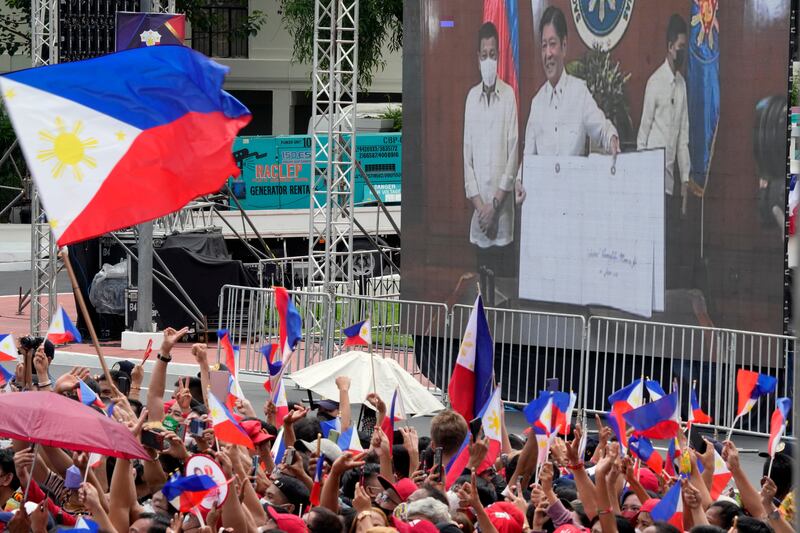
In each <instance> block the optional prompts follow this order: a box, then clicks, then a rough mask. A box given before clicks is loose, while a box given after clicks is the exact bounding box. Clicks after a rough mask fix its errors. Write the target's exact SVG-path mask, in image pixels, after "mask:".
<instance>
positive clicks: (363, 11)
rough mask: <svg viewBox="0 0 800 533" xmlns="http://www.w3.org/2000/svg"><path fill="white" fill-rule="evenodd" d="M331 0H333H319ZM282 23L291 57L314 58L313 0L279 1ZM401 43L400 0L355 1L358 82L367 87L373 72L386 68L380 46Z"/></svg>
mask: <svg viewBox="0 0 800 533" xmlns="http://www.w3.org/2000/svg"><path fill="white" fill-rule="evenodd" d="M323 1H335V0H323ZM281 13H282V16H283V22H284V25H285V26H286V29H287V30H288V31H289V34H290V35H291V36H292V38H293V39H294V49H293V51H292V59H293V60H294V61H297V62H298V63H309V64H310V63H312V61H313V59H314V0H281ZM402 45H403V0H359V6H358V74H359V76H358V85H359V88H360V89H361V90H364V91H366V90H368V89H369V87H370V85H372V80H373V77H374V75H375V73H376V72H378V71H379V70H383V69H384V68H385V67H386V60H385V59H384V58H383V51H384V47H385V48H388V50H389V51H391V52H395V51H397V50H399V49H400V48H401V46H402Z"/></svg>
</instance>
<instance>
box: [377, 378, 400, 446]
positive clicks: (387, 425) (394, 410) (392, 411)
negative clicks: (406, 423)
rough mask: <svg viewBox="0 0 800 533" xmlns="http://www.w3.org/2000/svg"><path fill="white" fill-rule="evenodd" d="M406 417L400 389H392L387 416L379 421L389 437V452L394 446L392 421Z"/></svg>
mask: <svg viewBox="0 0 800 533" xmlns="http://www.w3.org/2000/svg"><path fill="white" fill-rule="evenodd" d="M405 417H406V412H405V409H404V408H403V398H402V397H401V396H400V389H399V388H396V389H394V394H392V403H391V406H390V407H389V416H385V417H383V421H382V422H381V430H382V431H383V433H384V434H385V435H386V438H387V439H389V454H391V453H392V446H394V423H395V422H397V421H398V420H403V419H404V418H405Z"/></svg>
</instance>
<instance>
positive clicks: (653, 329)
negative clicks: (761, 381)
mask: <svg viewBox="0 0 800 533" xmlns="http://www.w3.org/2000/svg"><path fill="white" fill-rule="evenodd" d="M795 343H796V339H795V338H794V337H787V336H782V335H768V334H761V333H752V332H745V331H736V330H729V329H722V328H708V327H698V326H684V325H676V324H665V323H658V322H646V321H640V320H626V319H617V318H607V317H597V316H593V317H590V318H589V322H588V330H587V335H586V341H585V344H584V357H583V360H584V368H585V377H584V379H585V382H586V384H587V386H586V387H584V388H583V390H584V392H585V393H586V394H584V396H583V400H584V401H583V403H582V404H580V405H582V406H583V407H584V408H585V409H586V410H587V411H589V412H601V411H607V410H608V409H609V407H610V406H609V405H608V396H609V395H610V394H611V393H612V392H614V391H615V390H617V389H619V388H621V387H623V386H625V385H627V384H629V383H631V382H632V381H633V380H634V379H636V378H639V377H645V378H649V379H653V380H655V381H658V382H659V383H660V384H661V385H662V387H664V389H665V390H666V392H670V390H669V388H670V387H671V386H677V387H678V390H679V397H680V402H681V408H682V416H681V417H682V419H683V420H687V418H688V410H689V409H690V408H691V407H690V402H689V391H690V389H691V388H694V389H695V390H696V392H697V397H698V401H699V402H700V407H701V408H702V409H703V410H704V411H705V412H706V413H708V414H709V415H710V416H711V418H712V422H711V424H709V426H710V427H711V428H713V429H715V430H717V431H720V432H723V433H727V430H728V429H729V428H730V427H731V424H732V423H733V418H734V415H735V411H736V409H737V405H736V372H737V370H738V369H739V368H745V369H748V370H753V371H756V372H760V373H764V374H769V375H773V376H777V378H778V386H777V391H776V394H771V395H769V396H768V397H767V398H765V399H762V400H760V401H759V402H757V403H756V406H755V408H754V409H753V411H752V412H751V413H750V414H749V415H745V416H744V417H743V418H742V420H740V421H739V422H738V424H737V426H736V427H737V430H739V431H740V432H744V433H750V434H758V435H768V434H769V418H770V415H771V413H772V411H773V410H774V409H775V399H776V398H778V397H781V396H786V395H788V394H791V390H792V381H791V379H792V376H791V358H792V357H793V356H794V351H795ZM787 431H789V433H790V434H791V433H792V430H791V428H789V430H787Z"/></svg>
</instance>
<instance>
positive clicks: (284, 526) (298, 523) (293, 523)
mask: <svg viewBox="0 0 800 533" xmlns="http://www.w3.org/2000/svg"><path fill="white" fill-rule="evenodd" d="M265 507H266V508H267V513H269V516H270V518H272V519H273V520H274V521H275V523H276V524H277V525H278V529H280V530H281V531H285V532H286V533H307V532H308V528H307V527H306V523H305V522H304V521H303V519H302V518H300V517H299V516H297V515H296V514H289V513H279V512H278V511H277V509H275V508H274V507H272V506H270V505H267V506H265Z"/></svg>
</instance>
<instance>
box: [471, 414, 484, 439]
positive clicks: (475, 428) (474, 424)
mask: <svg viewBox="0 0 800 533" xmlns="http://www.w3.org/2000/svg"><path fill="white" fill-rule="evenodd" d="M482 425H483V420H481V419H480V418H475V419H473V420H470V421H469V431H470V433H472V440H478V437H479V436H480V434H481V427H482Z"/></svg>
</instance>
